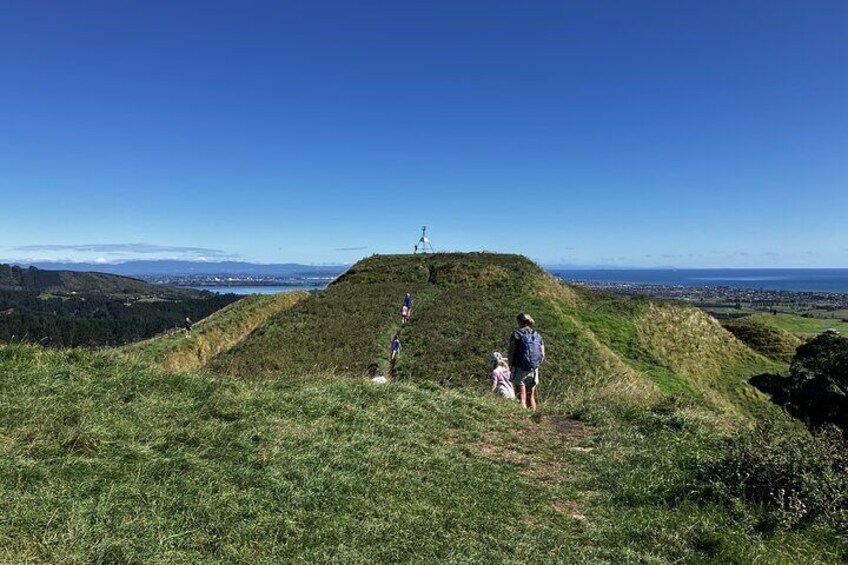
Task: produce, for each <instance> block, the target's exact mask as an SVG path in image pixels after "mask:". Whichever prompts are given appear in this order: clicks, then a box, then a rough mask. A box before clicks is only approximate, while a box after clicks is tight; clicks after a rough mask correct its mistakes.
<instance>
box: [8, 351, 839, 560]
mask: <svg viewBox="0 0 848 565" xmlns="http://www.w3.org/2000/svg"><path fill="white" fill-rule="evenodd" d="M0 389H2V390H3V395H2V397H0V407H1V408H2V410H0V517H2V518H0V561H2V562H8V563H21V562H51V563H56V562H65V563H138V562H159V563H221V562H238V563H279V562H304V563H310V562H338V563H340V562H344V563H374V562H408V563H434V562H446V563H469V562H473V563H529V562H533V563H624V562H632V563H671V562H701V563H708V562H714V563H745V562H769V563H793V562H796V563H797V562H803V563H831V562H832V563H837V562H839V560H840V558H841V556H843V555H844V551H845V548H844V547H843V546H840V545H839V543H840V542H839V541H838V539H835V538H834V537H833V535H832V534H831V533H830V532H827V531H817V532H815V535H811V536H806V535H801V534H798V533H795V532H792V531H789V532H776V533H763V532H758V531H757V530H756V529H755V528H753V527H752V526H751V523H752V522H751V519H750V517H749V516H748V514H746V513H745V512H747V511H744V509H741V510H740V509H736V510H734V512H732V513H728V510H727V508H725V507H724V506H722V505H721V504H716V503H713V502H710V501H709V500H702V499H700V498H699V497H697V496H692V494H691V493H693V492H694V489H693V483H692V477H693V475H692V474H691V473H689V472H688V471H687V468H688V466H689V465H691V464H692V463H693V462H694V463H698V462H703V461H708V460H715V459H716V458H717V457H718V455H719V453H718V452H716V451H714V448H715V447H716V446H718V445H719V443H720V442H719V438H718V437H716V436H714V435H711V434H712V433H713V432H711V431H710V430H712V429H713V428H712V426H703V425H698V424H697V420H696V415H694V412H693V411H692V409H687V411H685V412H683V413H678V412H676V411H667V410H660V411H658V410H652V411H648V412H644V413H643V415H642V416H640V420H639V421H638V422H637V423H636V425H635V427H634V426H630V425H628V426H622V425H621V424H616V425H610V426H604V427H600V428H598V429H593V428H591V427H587V425H586V424H582V423H580V422H575V421H572V420H567V419H565V418H562V417H545V416H541V417H539V416H537V417H536V418H535V419H532V420H531V419H528V418H527V417H526V416H525V415H524V414H522V413H520V411H519V410H518V409H517V407H516V406H515V404H514V403H507V402H501V401H498V400H497V399H495V398H493V397H491V396H481V395H477V394H475V393H473V392H472V391H467V390H464V391H450V390H448V391H445V390H442V389H439V387H437V386H433V385H430V384H429V383H422V384H421V385H415V384H407V383H400V384H395V385H391V386H377V385H372V384H371V383H369V382H367V381H364V380H355V379H349V378H339V377H333V376H329V375H313V378H311V379H309V380H306V379H295V380H284V379H276V380H261V381H249V380H240V379H220V378H215V377H211V376H207V375H203V374H173V373H162V372H159V371H157V370H153V369H151V368H147V367H145V366H143V365H139V364H134V363H131V362H129V361H127V360H126V357H125V356H124V355H109V354H106V353H95V352H87V351H80V350H70V351H48V350H44V349H40V348H37V347H32V346H5V347H2V346H0ZM681 414H683V415H681ZM740 512H741V514H740Z"/></svg>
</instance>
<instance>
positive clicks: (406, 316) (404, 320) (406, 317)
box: [400, 304, 409, 324]
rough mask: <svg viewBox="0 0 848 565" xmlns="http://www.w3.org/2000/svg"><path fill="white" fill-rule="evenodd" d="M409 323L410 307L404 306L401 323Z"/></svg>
mask: <svg viewBox="0 0 848 565" xmlns="http://www.w3.org/2000/svg"><path fill="white" fill-rule="evenodd" d="M408 321H409V306H407V305H406V304H404V305H403V308H401V309H400V323H401V324H405V323H407V322H408Z"/></svg>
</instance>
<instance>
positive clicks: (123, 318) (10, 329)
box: [0, 264, 236, 347]
mask: <svg viewBox="0 0 848 565" xmlns="http://www.w3.org/2000/svg"><path fill="white" fill-rule="evenodd" d="M234 300H236V297H235V296H234V295H232V294H215V293H211V292H206V291H201V290H195V289H191V288H177V287H173V286H167V285H158V284H151V283H147V282H144V281H140V280H138V279H134V278H130V277H124V276H120V275H113V274H108V273H85V272H76V271H51V270H43V269H36V268H34V267H27V268H24V267H18V266H13V265H3V264H0V342H20V341H33V342H38V343H41V344H44V345H50V346H56V347H65V346H93V347H97V346H103V345H119V344H124V343H128V342H131V341H137V340H139V339H144V338H148V337H151V336H153V335H156V334H158V333H160V332H162V331H165V330H168V329H171V328H175V327H178V326H179V325H180V324H182V323H183V320H184V319H185V317H186V316H189V317H191V318H192V319H200V318H203V317H206V316H208V315H209V314H211V313H212V312H215V311H217V310H219V309H221V308H223V307H224V306H227V305H228V304H230V303H231V302H233V301H234Z"/></svg>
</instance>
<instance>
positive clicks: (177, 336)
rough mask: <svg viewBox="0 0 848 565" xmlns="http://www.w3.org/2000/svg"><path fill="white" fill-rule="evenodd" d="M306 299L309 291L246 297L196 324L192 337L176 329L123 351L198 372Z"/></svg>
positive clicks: (174, 368)
mask: <svg viewBox="0 0 848 565" xmlns="http://www.w3.org/2000/svg"><path fill="white" fill-rule="evenodd" d="M307 296H308V293H306V292H290V293H280V294H255V295H251V296H246V297H244V298H242V299H240V300H239V301H238V302H234V303H232V304H230V305H229V306H227V307H225V308H222V309H221V310H219V311H217V312H215V313H214V314H212V315H211V316H209V317H208V318H206V319H204V320H201V321H200V322H198V323H197V324H195V325H194V328H193V331H192V336H191V337H190V338H186V337H185V335H184V333H183V332H182V331H179V330H177V331H174V332H170V333H168V334H166V335H163V336H158V337H155V338H153V339H149V340H145V341H142V342H138V343H134V344H132V345H129V346H126V347H124V348H123V351H124V352H126V353H127V354H129V355H134V356H137V357H138V358H139V359H141V360H143V361H146V362H148V363H153V364H155V365H158V366H159V367H162V368H163V369H166V370H170V371H195V370H197V369H200V368H201V367H203V366H204V365H205V364H206V363H207V362H209V361H210V360H211V359H212V358H213V357H215V356H216V355H218V354H220V353H223V352H225V351H228V350H229V349H231V348H232V347H234V346H236V345H237V344H238V343H240V342H241V341H242V340H244V339H245V338H246V337H247V336H248V335H249V334H250V333H251V332H253V331H254V330H256V328H258V327H259V326H261V325H262V324H263V323H264V322H265V321H267V320H268V318H270V317H271V316H273V315H275V314H277V313H279V312H283V311H285V310H288V309H289V308H291V307H292V306H294V305H295V304H297V303H298V302H300V301H301V300H303V299H304V298H306V297H307Z"/></svg>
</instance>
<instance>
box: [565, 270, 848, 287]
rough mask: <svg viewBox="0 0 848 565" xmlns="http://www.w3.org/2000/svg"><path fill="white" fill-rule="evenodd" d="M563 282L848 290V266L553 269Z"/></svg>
mask: <svg viewBox="0 0 848 565" xmlns="http://www.w3.org/2000/svg"><path fill="white" fill-rule="evenodd" d="M551 273H552V274H554V275H555V276H558V277H559V278H561V279H563V280H566V281H597V282H618V283H630V284H645V285H661V286H711V287H716V286H726V287H733V288H753V289H759V290H789V291H796V292H848V269H595V270H582V269H565V270H560V269H552V270H551Z"/></svg>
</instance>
